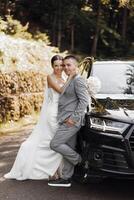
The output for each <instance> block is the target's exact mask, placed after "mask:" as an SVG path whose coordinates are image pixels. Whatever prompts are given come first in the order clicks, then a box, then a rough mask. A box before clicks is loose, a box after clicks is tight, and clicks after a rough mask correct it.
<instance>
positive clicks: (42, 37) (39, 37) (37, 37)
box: [33, 31, 51, 45]
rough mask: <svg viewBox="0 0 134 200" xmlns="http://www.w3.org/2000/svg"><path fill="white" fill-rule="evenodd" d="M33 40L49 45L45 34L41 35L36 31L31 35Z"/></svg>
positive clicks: (48, 39)
mask: <svg viewBox="0 0 134 200" xmlns="http://www.w3.org/2000/svg"><path fill="white" fill-rule="evenodd" d="M33 39H35V40H37V41H40V42H45V43H46V44H47V45H50V44H51V43H50V38H49V36H48V35H47V34H46V33H41V32H40V31H37V32H36V33H35V34H34V35H33Z"/></svg>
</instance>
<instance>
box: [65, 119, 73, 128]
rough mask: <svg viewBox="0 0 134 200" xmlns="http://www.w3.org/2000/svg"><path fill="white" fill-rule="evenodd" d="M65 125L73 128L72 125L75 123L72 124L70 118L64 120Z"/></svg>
mask: <svg viewBox="0 0 134 200" xmlns="http://www.w3.org/2000/svg"><path fill="white" fill-rule="evenodd" d="M65 123H66V124H67V125H68V126H74V125H75V122H74V121H73V120H72V119H70V118H68V119H66V120H65Z"/></svg>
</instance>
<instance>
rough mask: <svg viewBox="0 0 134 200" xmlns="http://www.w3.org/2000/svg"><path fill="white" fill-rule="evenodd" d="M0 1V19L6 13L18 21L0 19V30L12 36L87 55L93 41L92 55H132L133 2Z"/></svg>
mask: <svg viewBox="0 0 134 200" xmlns="http://www.w3.org/2000/svg"><path fill="white" fill-rule="evenodd" d="M1 2H2V3H1ZM1 2H0V6H1V8H0V11H1V13H2V14H1V16H3V17H4V16H5V14H6V15H7V13H8V12H9V11H10V14H11V15H13V16H14V18H15V19H18V20H13V18H11V17H7V18H6V20H3V19H1V20H0V31H2V32H5V33H7V34H10V35H13V36H14V37H22V38H26V39H34V40H38V41H41V42H42V41H43V42H45V43H47V44H50V43H51V44H52V45H53V46H57V47H59V48H60V50H62V51H63V50H69V51H70V52H71V53H72V51H73V53H79V54H84V55H85V54H86V55H88V56H89V55H90V54H91V53H92V49H93V47H94V44H95V42H96V46H95V51H96V52H95V53H96V56H97V57H100V58H102V57H103V58H105V57H107V58H108V57H110V58H118V57H126V58H128V57H129V58H130V55H131V56H133V55H134V40H133V35H134V30H133V24H134V12H133V10H132V9H133V8H134V0H117V1H113V0H94V1H93V0H72V1H68V0H62V1H61V0H57V1H55V0H40V1H37V0H30V1H27V0H19V1H17V0H16V1H12V2H11V1H10V3H9V1H4V0H3V1H1ZM5 8H6V9H5ZM22 24H23V25H22ZM24 24H25V25H24ZM36 30H37V31H36ZM48 36H49V37H48ZM72 46H73V50H72V48H71V47H72Z"/></svg>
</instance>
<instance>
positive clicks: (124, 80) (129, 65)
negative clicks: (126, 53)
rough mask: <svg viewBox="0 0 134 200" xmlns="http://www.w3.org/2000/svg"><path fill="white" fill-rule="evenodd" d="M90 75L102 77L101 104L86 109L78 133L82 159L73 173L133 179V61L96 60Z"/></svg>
mask: <svg viewBox="0 0 134 200" xmlns="http://www.w3.org/2000/svg"><path fill="white" fill-rule="evenodd" d="M90 75H91V76H97V77H98V78H99V79H100V81H101V85H102V87H101V89H100V91H99V93H98V94H96V99H97V101H98V102H99V105H101V106H100V111H98V109H97V111H96V109H92V110H91V111H90V112H87V113H86V117H85V119H86V120H85V121H86V123H85V126H83V127H82V128H81V130H80V132H79V134H78V143H77V150H78V151H79V153H80V154H81V155H82V157H83V160H84V162H83V164H82V165H81V166H77V167H76V168H75V177H76V178H78V179H81V180H83V181H84V180H88V178H91V177H93V178H106V177H116V178H132V179H134V61H130V62H128V61H127V62H125V61H113V62H112V61H111V62H108V61H106V62H96V63H95V64H94V65H93V66H92V70H91V73H90ZM102 108H103V109H102Z"/></svg>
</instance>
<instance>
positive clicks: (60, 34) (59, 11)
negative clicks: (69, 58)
mask: <svg viewBox="0 0 134 200" xmlns="http://www.w3.org/2000/svg"><path fill="white" fill-rule="evenodd" d="M61 36H62V33H61V0H59V10H58V40H57V41H58V42H57V46H58V47H59V49H60V48H61Z"/></svg>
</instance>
